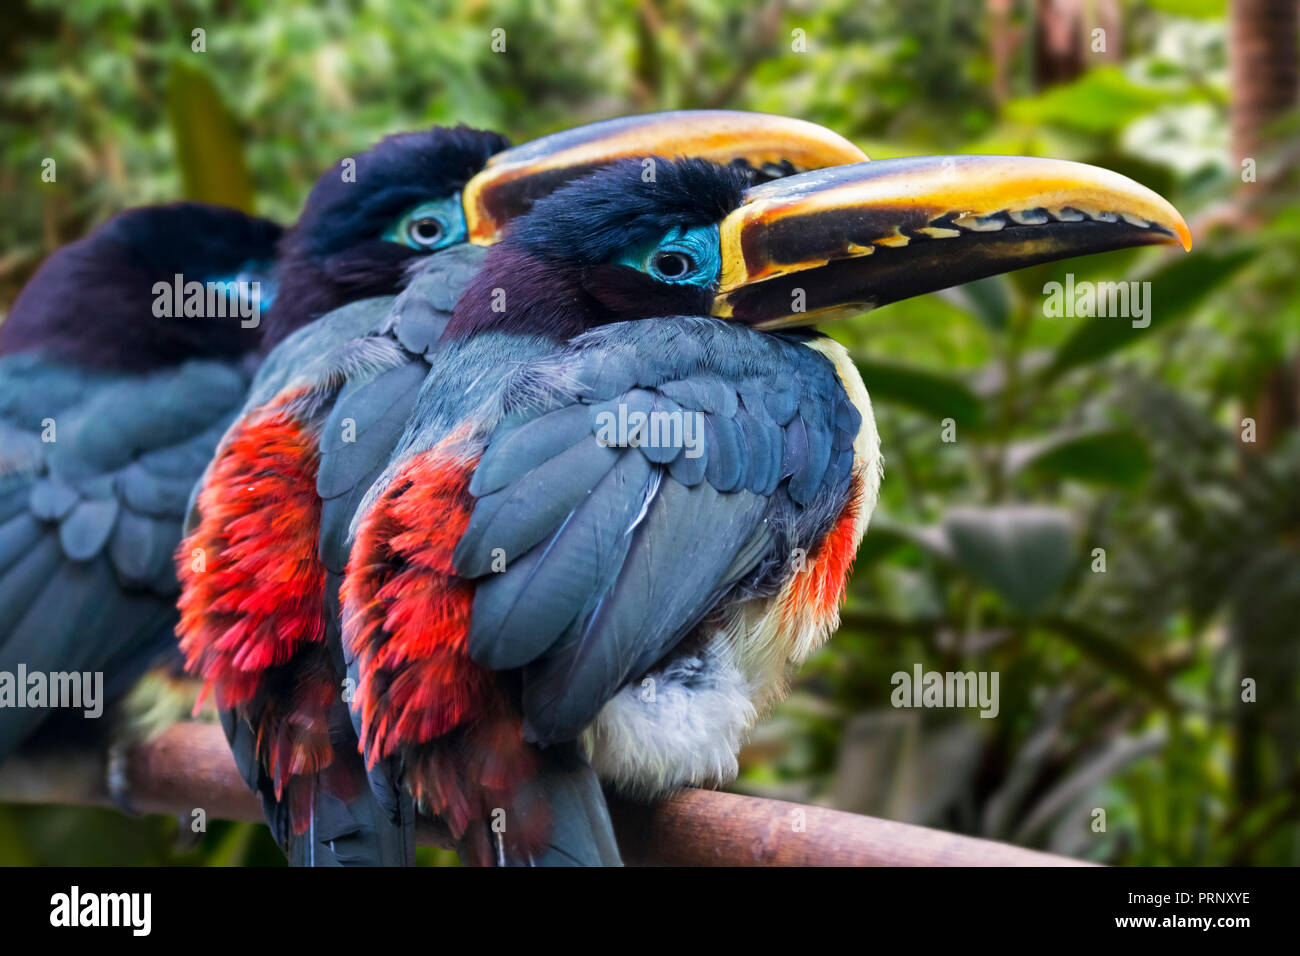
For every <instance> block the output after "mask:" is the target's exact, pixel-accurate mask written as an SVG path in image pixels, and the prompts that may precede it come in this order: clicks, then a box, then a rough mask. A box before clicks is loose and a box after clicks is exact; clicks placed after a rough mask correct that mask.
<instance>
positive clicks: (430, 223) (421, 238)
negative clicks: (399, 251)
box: [406, 216, 447, 249]
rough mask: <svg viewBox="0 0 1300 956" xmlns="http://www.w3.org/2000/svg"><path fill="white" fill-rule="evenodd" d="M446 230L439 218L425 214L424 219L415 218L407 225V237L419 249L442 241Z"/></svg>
mask: <svg viewBox="0 0 1300 956" xmlns="http://www.w3.org/2000/svg"><path fill="white" fill-rule="evenodd" d="M446 231H447V230H445V229H443V228H442V223H440V222H439V221H438V220H436V219H434V218H433V217H432V216H425V217H424V218H423V219H416V220H414V221H413V222H412V223H411V224H410V225H409V226H407V227H406V237H407V238H408V239H410V241H411V245H413V246H415V247H416V248H417V249H420V248H428V247H429V246H436V245H437V244H438V243H439V242H441V241H442V237H443V234H444V233H445V232H446Z"/></svg>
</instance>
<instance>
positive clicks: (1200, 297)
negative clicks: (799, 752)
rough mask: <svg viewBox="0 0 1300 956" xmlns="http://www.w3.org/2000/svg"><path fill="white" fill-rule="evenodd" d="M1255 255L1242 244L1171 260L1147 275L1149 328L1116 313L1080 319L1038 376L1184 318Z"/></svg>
mask: <svg viewBox="0 0 1300 956" xmlns="http://www.w3.org/2000/svg"><path fill="white" fill-rule="evenodd" d="M1254 255H1255V251H1254V250H1253V249H1250V248H1245V249H1235V250H1232V251H1230V252H1222V253H1221V252H1193V253H1191V254H1190V255H1186V256H1179V257H1178V258H1176V259H1174V260H1172V261H1171V262H1170V263H1169V264H1168V265H1165V266H1163V267H1162V268H1160V269H1157V270H1156V271H1155V272H1153V273H1152V274H1151V275H1149V276H1148V277H1147V280H1149V281H1150V282H1151V301H1150V306H1151V315H1150V318H1151V324H1150V325H1149V326H1148V327H1146V328H1134V327H1133V324H1132V322H1131V321H1130V320H1128V319H1125V318H1123V317H1119V316H1094V317H1092V318H1089V319H1085V320H1083V324H1082V325H1080V326H1079V327H1078V328H1077V329H1076V330H1075V331H1074V333H1073V334H1072V335H1071V336H1070V337H1069V338H1068V339H1066V340H1065V342H1064V343H1063V344H1062V345H1061V347H1060V348H1059V349H1057V351H1056V356H1055V357H1054V358H1053V359H1052V362H1051V364H1050V365H1048V366H1047V368H1046V369H1045V370H1044V372H1043V377H1044V378H1045V379H1049V380H1050V379H1052V378H1055V377H1057V376H1059V375H1060V374H1062V373H1063V372H1066V371H1068V370H1070V369H1073V368H1077V367H1078V366H1080V365H1086V364H1089V363H1091V362H1096V361H1098V360H1100V359H1103V358H1105V357H1106V356H1108V355H1110V354H1111V353H1112V352H1116V351H1118V350H1119V349H1122V348H1126V347H1127V346H1129V345H1132V344H1134V343H1136V342H1140V341H1142V339H1143V336H1145V335H1147V334H1149V333H1151V332H1153V331H1157V330H1159V329H1162V328H1164V327H1165V326H1167V325H1171V324H1173V323H1175V322H1178V321H1180V320H1182V319H1185V318H1187V316H1188V315H1189V314H1190V313H1191V311H1192V310H1193V309H1194V308H1195V307H1196V306H1197V305H1199V304H1200V303H1201V302H1202V301H1204V299H1205V298H1206V297H1207V296H1209V295H1210V294H1211V293H1213V292H1214V291H1215V290H1216V289H1218V288H1220V287H1221V286H1223V285H1224V284H1225V283H1226V282H1227V281H1228V280H1229V279H1230V278H1232V276H1233V275H1235V274H1236V272H1237V271H1238V270H1239V269H1241V268H1242V267H1243V266H1245V265H1246V263H1248V262H1250V261H1251V260H1252V259H1253V258H1254Z"/></svg>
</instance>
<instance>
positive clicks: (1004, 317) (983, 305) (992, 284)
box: [938, 276, 1011, 332]
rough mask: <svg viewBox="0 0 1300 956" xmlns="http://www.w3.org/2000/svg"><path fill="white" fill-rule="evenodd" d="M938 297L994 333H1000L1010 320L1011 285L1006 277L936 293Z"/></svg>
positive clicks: (992, 277) (992, 278)
mask: <svg viewBox="0 0 1300 956" xmlns="http://www.w3.org/2000/svg"><path fill="white" fill-rule="evenodd" d="M938 295H939V297H940V298H942V299H944V300H945V301H947V302H951V303H952V304H953V305H956V306H957V307H958V308H961V309H964V310H965V311H967V312H969V313H970V314H971V315H973V316H975V318H977V319H979V320H980V321H981V322H983V323H984V325H985V326H986V327H988V328H989V329H991V330H992V331H994V332H1001V331H1002V330H1003V329H1005V328H1006V327H1007V322H1008V321H1009V320H1010V318H1011V284H1010V282H1009V281H1008V280H1007V277H1006V276H989V277H988V278H987V279H978V280H976V281H975V282H967V283H966V284H965V285H959V286H956V287H955V288H952V289H945V290H944V291H942V292H940V293H938Z"/></svg>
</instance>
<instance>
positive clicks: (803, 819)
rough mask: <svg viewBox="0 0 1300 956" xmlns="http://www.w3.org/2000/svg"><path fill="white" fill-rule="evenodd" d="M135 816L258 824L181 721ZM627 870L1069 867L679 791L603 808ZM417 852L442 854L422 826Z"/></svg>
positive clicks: (18, 790)
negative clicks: (428, 848)
mask: <svg viewBox="0 0 1300 956" xmlns="http://www.w3.org/2000/svg"><path fill="white" fill-rule="evenodd" d="M126 772H127V777H128V780H129V783H130V793H131V800H132V803H133V804H134V806H135V808H136V809H137V810H139V811H140V812H142V813H163V814H178V813H180V814H185V813H188V812H189V811H190V810H191V809H193V808H195V807H202V808H203V809H204V810H205V811H206V812H207V814H208V816H209V817H216V818H222V819H229V820H250V821H260V820H261V818H262V817H261V811H260V808H259V806H258V803H257V800H256V799H255V798H254V796H253V795H252V793H250V792H249V790H248V789H247V788H246V787H245V786H244V782H243V780H241V779H240V777H239V772H238V771H237V770H236V769H235V764H234V761H233V760H232V759H231V756H230V752H229V751H228V750H227V749H226V741H225V738H224V737H223V736H222V733H221V730H220V729H219V728H218V727H216V726H214V725H211V724H200V723H186V724H179V725H177V726H174V727H172V728H170V729H169V730H167V731H166V732H165V733H164V734H163V735H162V736H160V737H159V738H157V739H156V740H154V741H152V742H151V743H149V744H145V745H142V746H139V747H136V748H135V749H134V750H132V751H131V752H130V754H128V755H127V759H126ZM104 779H105V773H104V760H103V758H102V757H98V756H95V755H90V754H81V755H77V756H71V757H70V756H67V755H62V754H58V755H41V756H36V757H30V756H29V757H15V758H12V759H11V760H9V761H8V762H7V763H6V764H5V765H4V766H3V767H0V802H7V803H47V804H48V803H52V804H72V805H98V806H107V805H110V801H109V798H108V794H107V791H106V789H105V786H104ZM611 809H612V812H613V815H614V824H615V827H616V829H617V831H618V837H619V844H620V846H621V848H622V849H623V853H624V857H625V858H626V859H627V861H628V862H629V863H639V864H649V865H677V866H1070V865H1079V864H1080V861H1077V860H1071V859H1067V858H1065V857H1060V856H1053V855H1051V854H1047V853H1038V852H1035V851H1033V850H1024V849H1021V848H1019V847H1014V846H1007V845H1006V844H1002V843H994V842H991V841H988V840H978V839H974V838H972V837H965V836H958V835H956V834H952V833H944V832H942V831H939V830H929V829H926V828H924V827H917V826H912V825H910V824H906V823H893V822H891V821H888V820H877V819H875V818H873V817H864V816H859V815H857V814H852V813H843V812H840V811H838V810H827V809H825V808H822V807H812V806H803V805H800V804H795V803H786V802H784V801H780V800H764V799H760V798H758V797H746V796H740V795H737V794H731V793H717V792H713V791H707V790H688V791H685V792H683V793H680V794H678V795H676V796H674V797H671V798H670V799H667V800H663V801H660V802H658V803H656V804H653V805H651V806H643V805H638V804H632V803H627V802H624V801H618V802H615V803H613V804H612V806H611ZM419 837H420V842H421V843H422V844H434V845H439V846H442V845H445V841H444V840H443V838H442V837H441V835H440V834H439V833H438V832H437V830H436V829H435V828H433V827H427V828H422V829H421V832H420V835H419Z"/></svg>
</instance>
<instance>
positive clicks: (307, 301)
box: [263, 126, 510, 351]
mask: <svg viewBox="0 0 1300 956" xmlns="http://www.w3.org/2000/svg"><path fill="white" fill-rule="evenodd" d="M509 145H510V142H509V140H507V139H506V138H505V137H504V136H501V135H500V134H499V133H492V132H487V131H484V130H476V129H470V128H468V127H465V126H457V127H441V126H435V127H432V128H430V129H427V130H421V131H419V132H414V133H399V134H397V135H395V136H389V137H388V138H386V139H384V140H382V141H380V142H379V143H378V144H376V145H375V146H374V147H372V148H371V149H368V150H366V151H365V152H364V153H360V154H358V155H357V156H355V157H352V158H353V159H354V160H355V163H356V165H355V181H345V179H344V176H343V165H342V163H340V164H339V165H337V166H335V167H334V168H332V169H330V170H329V171H328V172H326V173H325V174H324V175H322V176H321V177H320V179H318V180H317V181H316V185H315V187H313V189H312V191H311V194H310V195H309V196H308V197H307V202H306V205H305V206H304V208H303V211H302V215H301V216H300V217H299V219H298V222H297V223H296V224H295V225H294V227H293V228H292V229H290V230H289V232H288V233H286V234H285V237H284V240H283V242H282V243H281V247H280V255H281V261H280V275H279V278H280V291H279V294H278V297H277V303H276V307H275V308H274V309H273V310H272V313H271V316H270V318H269V320H268V322H267V328H266V333H265V338H264V342H263V350H264V351H265V350H269V349H270V348H271V347H272V346H274V345H275V344H276V343H277V342H279V341H280V340H281V339H283V338H284V337H285V336H286V335H288V334H289V333H290V332H292V331H293V330H294V329H297V328H300V327H301V326H303V325H305V324H306V323H307V322H310V321H312V320H313V319H315V318H317V317H319V316H321V315H324V314H325V313H326V312H328V311H330V310H331V309H335V308H338V307H339V306H341V305H345V304H346V303H348V302H354V301H356V300H357V299H362V298H366V297H368V296H375V295H387V294H390V293H393V292H396V291H397V290H398V289H400V288H401V286H402V285H403V283H404V279H405V276H406V271H407V267H408V266H409V265H410V264H411V262H412V261H413V260H415V259H418V258H420V257H421V256H423V255H425V253H422V252H419V251H417V250H415V249H411V248H408V247H406V246H403V245H399V244H397V243H394V242H386V241H385V240H383V239H382V238H381V237H382V235H383V233H384V231H385V230H386V229H387V228H388V227H389V226H391V225H392V223H393V222H394V221H395V220H396V219H397V218H398V217H399V216H400V215H401V214H402V213H403V212H405V211H406V210H408V209H410V208H411V207H413V206H415V205H418V204H419V203H421V202H426V201H429V200H434V199H443V198H446V197H448V196H451V195H453V194H454V193H456V192H458V191H459V190H460V189H462V188H463V187H464V185H465V183H466V182H468V181H469V179H470V178H471V177H472V176H474V175H475V174H476V173H477V172H479V171H480V170H481V169H482V168H483V166H484V164H485V163H486V162H487V161H488V158H489V157H491V156H492V155H493V154H495V153H498V152H500V151H501V150H503V149H505V148H507V147H508V146H509Z"/></svg>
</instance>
